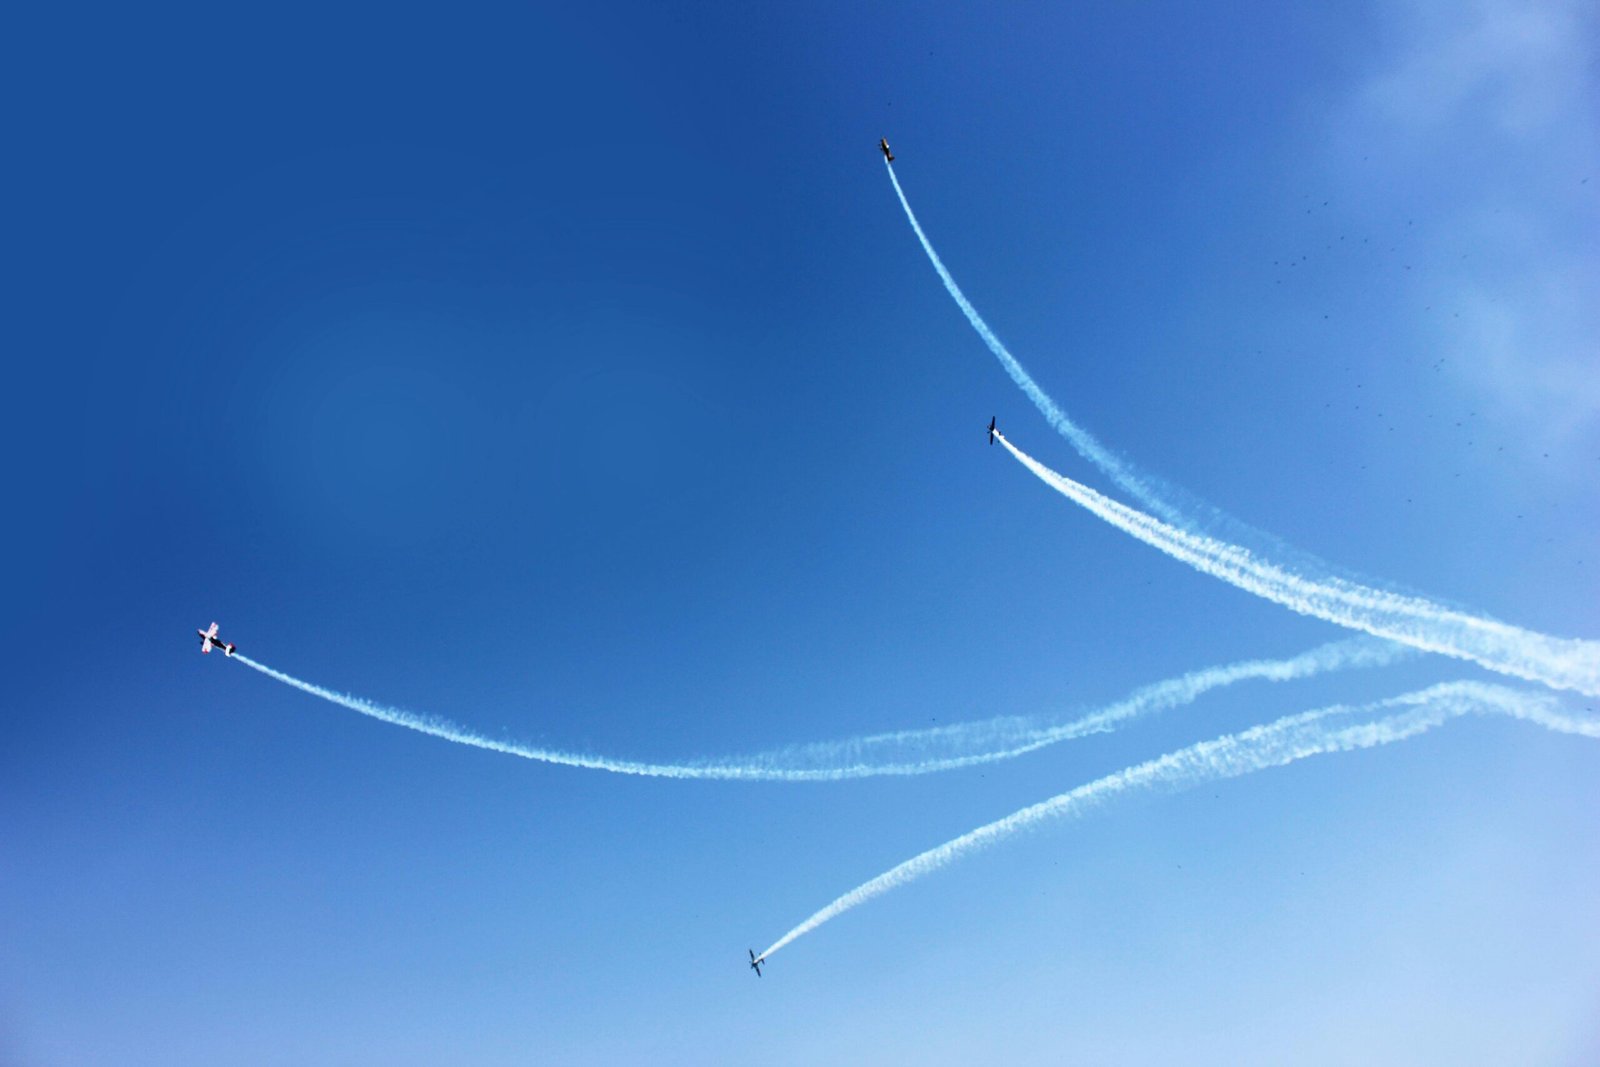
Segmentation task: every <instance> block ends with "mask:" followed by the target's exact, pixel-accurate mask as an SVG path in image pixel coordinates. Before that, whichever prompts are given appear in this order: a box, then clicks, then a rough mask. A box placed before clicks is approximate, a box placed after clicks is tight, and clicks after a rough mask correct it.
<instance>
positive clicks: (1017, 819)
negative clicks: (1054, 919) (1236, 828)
mask: <svg viewBox="0 0 1600 1067" xmlns="http://www.w3.org/2000/svg"><path fill="white" fill-rule="evenodd" d="M1396 708H1399V709H1403V710H1400V711H1398V712H1393V709H1396ZM1373 712H1393V713H1392V714H1387V715H1385V716H1384V717H1381V718H1379V719H1377V720H1375V721H1369V722H1358V723H1355V724H1353V725H1338V724H1337V723H1336V722H1331V721H1330V720H1338V719H1340V718H1349V717H1352V716H1358V715H1362V714H1370V713H1373ZM1469 713H1480V714H1502V715H1510V716H1512V717H1514V718H1518V719H1525V720H1528V721H1530V722H1534V723H1537V724H1538V725H1540V726H1543V727H1545V728H1547V729H1551V730H1557V731H1560V732H1563V733H1573V734H1579V735H1581V736H1584V737H1593V738H1600V720H1595V719H1583V718H1578V717H1575V716H1572V715H1570V714H1568V713H1567V712H1566V711H1564V710H1563V709H1562V708H1561V707H1560V705H1559V704H1558V703H1557V701H1556V700H1555V698H1553V697H1551V696H1548V695H1545V694H1542V693H1520V692H1517V691H1516V690H1512V689H1507V688H1505V687H1503V686H1498V685H1485V684H1483V683H1480V682H1447V683H1444V684H1442V685H1435V686H1431V687H1429V688H1427V689H1421V690H1417V691H1416V692H1412V693H1406V694H1404V695H1402V696H1398V697H1392V698H1390V699H1388V700H1383V701H1379V702H1377V703H1375V704H1367V705H1364V706H1360V707H1347V706H1343V705H1336V706H1333V707H1328V708H1322V709H1320V710H1317V711H1308V712H1302V713H1301V714H1298V715H1290V716H1287V717H1286V718H1282V719H1279V720H1277V721H1276V722H1272V723H1268V724H1267V725H1265V726H1256V727H1252V728H1251V729H1248V730H1244V731H1242V732H1240V733H1236V734H1229V735H1227V736H1224V737H1219V738H1217V739H1216V740H1214V741H1204V742H1201V743H1200V744H1197V745H1190V746H1189V747H1188V748H1183V749H1179V750H1178V751H1176V752H1172V753H1169V754H1168V755H1165V756H1161V757H1160V758H1158V759H1153V760H1149V761H1148V762H1145V763H1139V764H1135V765H1134V766H1132V767H1128V768H1126V769H1125V770H1121V771H1118V772H1116V773H1115V774H1110V775H1107V776H1106V777H1104V778H1098V779H1096V780H1094V781H1092V782H1089V783H1087V784H1085V785H1081V786H1079V787H1078V788H1076V789H1073V790H1071V791H1070V792H1066V793H1062V794H1060V795H1059V796H1055V797H1052V798H1050V799H1049V800H1046V801H1043V802H1042V803H1039V804H1034V805H1033V806H1031V807H1027V808H1023V809H1022V810H1021V811H1018V812H1014V813H1013V814H1011V815H1007V816H1006V817H1005V818H1003V819H998V820H996V821H994V822H992V823H988V824H987V825H985V826H980V827H978V828H977V829H976V830H973V831H971V832H969V833H965V834H962V835H961V836H960V837H957V838H955V839H953V840H951V841H947V842H945V843H944V844H942V845H939V846H937V847H936V848H931V849H929V850H928V851H926V852H923V853H920V854H919V855H916V856H913V857H912V858H911V859H908V860H906V861H905V862H904V863H901V864H899V865H898V866H896V867H892V868H890V869H889V870H887V871H885V872H884V873H882V874H880V875H878V876H877V877H876V878H873V879H872V880H870V881H868V882H863V883H862V884H861V885H859V886H857V887H856V888H854V889H852V890H850V891H849V892H848V893H845V894H844V895H843V896H841V897H839V898H838V899H836V900H834V901H833V902H832V903H831V904H829V905H827V906H826V907H824V908H822V909H821V910H820V911H817V912H816V913H815V914H813V915H812V916H811V917H810V918H808V919H806V920H805V921H804V922H802V923H801V924H800V925H798V926H796V927H795V928H794V929H792V930H790V931H789V932H788V933H786V934H784V935H783V936H782V937H780V938H779V939H778V940H777V941H775V942H773V943H772V946H771V947H770V948H768V949H767V950H766V951H765V952H763V953H761V955H760V958H761V959H764V960H765V959H770V958H771V956H772V954H773V953H775V952H777V951H778V950H779V949H781V948H783V947H784V946H785V945H787V944H789V943H790V942H791V941H793V940H795V939H796V938H798V937H802V936H804V935H805V934H808V933H810V932H811V931H812V930H815V929H816V928H817V927H819V926H821V925H822V924H823V923H825V922H827V921H828V920H829V919H833V918H836V917H837V916H839V915H842V914H844V913H845V912H847V911H849V910H851V909H852V908H855V907H859V906H860V905H862V904H865V903H866V902H867V901H869V900H871V899H873V898H874V897H879V896H882V895H883V894H884V893H887V892H889V891H890V890H891V889H896V888H899V887H900V886H903V885H905V884H907V883H909V882H913V881H916V880H917V879H918V878H921V877H922V876H923V875H926V874H931V873H933V872H934V871H937V870H939V869H940V868H941V867H945V866H948V865H949V864H951V863H953V862H955V861H956V860H957V859H959V858H961V857H962V856H964V855H966V854H967V853H969V852H973V851H976V850H978V849H980V848H984V847H986V846H988V845H992V844H995V843H996V842H998V841H1001V840H1003V839H1005V838H1007V837H1010V836H1011V835H1013V834H1015V833H1017V832H1018V831H1020V830H1022V829H1024V828H1026V827H1029V826H1032V825H1034V824H1036V823H1039V822H1042V821H1043V820H1046V819H1053V818H1060V817H1063V816H1069V815H1080V814H1083V813H1084V812H1085V811H1087V810H1088V809H1090V808H1092V807H1094V806H1095V805H1097V804H1103V803H1105V802H1106V801H1108V800H1111V799H1113V798H1115V797H1117V796H1119V795H1121V794H1124V793H1128V792H1132V791H1134V790H1139V789H1154V788H1158V787H1163V786H1164V787H1166V788H1169V789H1174V790H1175V789H1182V788H1185V787H1188V786H1193V785H1198V784H1200V783H1202V782H1209V781H1217V780H1219V779H1224V778H1237V777H1240V776H1241V775H1246V774H1251V773H1254V772H1255V771H1260V770H1265V769H1267V768H1269V767H1281V766H1284V765H1285V764H1289V763H1293V762H1295V761H1296V760H1301V759H1305V758H1306V757H1308V756H1316V755H1321V754H1323V753H1330V752H1348V751H1352V750H1355V749H1362V748H1373V747H1375V746H1378V745H1387V744H1392V743H1393V742H1395V741H1403V740H1405V739H1406V738H1409V737H1415V736H1416V735H1418V734H1421V733H1424V732H1426V731H1428V730H1431V729H1433V728H1434V727H1435V726H1439V725H1440V724H1442V723H1444V722H1447V721H1449V720H1450V719H1453V718H1456V717H1458V716H1461V715H1466V714H1469Z"/></svg>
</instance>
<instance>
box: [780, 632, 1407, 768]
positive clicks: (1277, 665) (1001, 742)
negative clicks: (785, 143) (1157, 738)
mask: <svg viewBox="0 0 1600 1067" xmlns="http://www.w3.org/2000/svg"><path fill="white" fill-rule="evenodd" d="M1415 654H1416V650H1415V649H1411V648H1408V647H1406V646H1405V645H1400V644H1396V643H1394V642H1392V641H1384V640H1379V639H1376V638H1372V637H1357V638H1353V639H1350V640H1346V641H1335V642H1332V643H1330V644H1326V645H1321V646H1319V647H1317V648H1314V649H1311V650H1310V651H1309V652H1303V653H1301V654H1300V655H1298V656H1294V657H1291V658H1289V659H1256V660H1243V661H1240V662H1238V663H1229V664H1224V665H1222V666H1217V667H1206V668H1204V669H1202V670H1198V671H1191V672H1190V673H1188V674H1184V675H1180V676H1179V677H1176V678H1168V679H1165V680H1164V681H1160V682H1156V683H1154V684H1152V685H1147V686H1144V687H1142V688H1140V689H1137V690H1135V691H1134V692H1132V693H1131V694H1129V695H1128V696H1126V697H1124V698H1123V699H1121V700H1118V701H1116V702H1114V703H1112V704H1108V705H1106V706H1105V707H1103V708H1100V709H1099V710H1096V711H1092V712H1088V713H1084V714H1079V715H1077V716H1074V717H1073V718H1070V719H1067V720H1065V721H1062V720H1061V719H1060V718H1059V717H1054V718H1050V719H1046V718H1041V717H1039V716H1026V717H1023V716H1008V717H1002V718H996V719H988V720H985V721H980V722H968V723H952V724H950V725H948V726H938V727H933V728H929V729H921V730H899V731H895V732H892V733H882V734H871V735H868V736H865V737H858V738H850V739H848V740H844V741H820V742H813V743H810V744H803V745H791V746H788V747H786V748H782V749H777V750H775V751H772V752H769V753H764V754H762V756H760V757H757V758H760V759H764V760H766V761H768V762H769V763H775V764H779V765H783V766H787V767H799V766H812V767H816V766H828V767H839V766H856V767H872V768H875V769H876V770H877V771H878V772H879V773H883V774H894V773H903V774H926V773H928V772H929V771H934V770H954V769H956V768H958V767H970V766H975V765H977V764H982V763H994V762H998V761H1000V760H1005V759H1013V758H1015V757H1017V756H1021V755H1024V754H1026V753H1028V752H1033V751H1036V750H1038V749H1041V748H1044V747H1046V746H1048V745H1053V744H1056V743H1058V742H1061V741H1067V740H1071V739H1073V738H1078V737H1084V736H1086V735H1088V734H1095V733H1108V732H1110V731H1112V730H1115V729H1117V728H1118V727H1120V726H1122V725H1123V724H1125V723H1127V722H1129V721H1131V720H1133V719H1136V718H1139V717H1142V716H1145V715H1149V714H1153V713H1155V712H1158V711H1161V710H1164V709H1167V708H1174V707H1178V706H1180V705H1184V704H1189V703H1192V702H1194V701H1195V700H1198V699H1199V698H1200V697H1201V696H1203V695H1204V694H1206V693H1208V692H1210V691H1211V690H1213V689H1218V688H1221V687H1224V686H1229V685H1233V684H1234V683H1236V682H1241V681H1246V680H1249V679H1264V680H1268V681H1274V682H1287V681H1293V680H1296V679H1300V678H1309V677H1311V676H1313V675H1316V674H1321V673H1323V672H1325V671H1336V670H1349V669H1352V668H1358V667H1379V666H1385V665H1387V664H1390V663H1394V662H1395V661H1397V660H1400V659H1403V658H1406V657H1408V656H1412V655H1415Z"/></svg>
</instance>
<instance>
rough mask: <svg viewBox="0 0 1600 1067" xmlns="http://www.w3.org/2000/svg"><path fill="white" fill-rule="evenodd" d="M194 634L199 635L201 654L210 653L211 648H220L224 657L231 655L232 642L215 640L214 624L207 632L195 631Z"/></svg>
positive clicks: (215, 628) (215, 630)
mask: <svg viewBox="0 0 1600 1067" xmlns="http://www.w3.org/2000/svg"><path fill="white" fill-rule="evenodd" d="M195 633H197V634H199V635H200V651H201V652H210V651H211V650H212V649H213V648H220V649H222V654H223V655H224V656H231V655H233V647H234V646H233V642H231V641H219V640H217V624H216V623H212V624H211V629H209V630H196V631H195Z"/></svg>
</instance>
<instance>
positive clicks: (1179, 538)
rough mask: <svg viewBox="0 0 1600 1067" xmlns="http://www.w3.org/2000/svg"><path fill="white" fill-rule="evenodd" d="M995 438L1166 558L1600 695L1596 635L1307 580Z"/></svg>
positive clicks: (1286, 600) (1297, 606)
mask: <svg viewBox="0 0 1600 1067" xmlns="http://www.w3.org/2000/svg"><path fill="white" fill-rule="evenodd" d="M995 436H996V437H997V438H998V439H999V441H1000V443H1001V444H1002V445H1004V446H1005V447H1006V450H1007V451H1008V452H1010V453H1011V455H1012V456H1014V457H1016V459H1017V461H1018V462H1019V463H1021V464H1022V465H1023V466H1024V467H1026V468H1028V470H1030V471H1032V472H1033V474H1034V476H1035V477H1037V478H1038V479H1039V480H1040V481H1042V482H1044V483H1045V484H1046V485H1048V486H1050V488H1052V489H1054V490H1055V491H1056V492H1058V493H1060V494H1061V495H1062V496H1065V497H1066V498H1067V499H1069V500H1071V501H1073V502H1074V503H1076V504H1079V505H1081V506H1082V507H1084V508H1086V509H1087V510H1088V511H1090V512H1091V513H1092V514H1094V515H1096V516H1098V517H1099V518H1101V519H1104V520H1105V521H1106V522H1108V523H1110V524H1111V525H1112V526H1115V527H1116V528H1117V529H1119V530H1122V531H1123V532H1125V533H1129V534H1132V535H1133V536H1134V537H1136V538H1138V539H1139V540H1141V541H1143V542H1144V543H1145V544H1147V545H1151V546H1153V547H1155V548H1157V549H1159V550H1160V551H1162V552H1165V553H1166V554H1167V555H1169V556H1171V557H1172V558H1174V559H1177V560H1180V561H1182V562H1184V563H1187V564H1188V565H1189V566H1191V567H1193V568H1195V569H1196V570H1198V571H1201V572H1203V573H1205V574H1209V575H1212V576H1213V577H1216V578H1221V579H1222V580H1223V581H1225V582H1227V583H1229V584H1230V585H1234V586H1237V587H1238V588H1240V589H1243V590H1245V591H1246V592H1250V593H1254V594H1255V595H1257V596H1259V597H1264V598H1265V599H1267V600H1271V601H1273V602H1274V603H1277V604H1282V605H1283V606H1284V607H1287V608H1289V609H1291V610H1293V611H1297V612H1300V613H1301V614H1303V615H1311V616H1313V617H1315V618H1318V619H1324V620H1326V621H1328V622H1332V623H1337V624H1338V625H1340V626H1347V627H1350V628H1351V629H1355V630H1361V631H1364V632H1366V633H1369V634H1373V635H1374V636H1377V637H1387V638H1389V639H1390V640H1392V641H1399V642H1402V643H1403V644H1407V645H1410V646H1412V647H1413V648H1418V649H1422V650H1423V651H1425V652H1438V653H1442V654H1444V655H1447V656H1455V657H1456V658H1458V659H1464V660H1470V661H1471V662H1473V663H1476V664H1478V665H1480V666H1483V667H1487V668H1489V669H1490V670H1492V671H1498V672H1500V673H1501V674H1509V675H1513V676H1515V677H1517V678H1525V679H1528V680H1529V681H1534V682H1542V683H1543V684H1545V685H1548V686H1551V687H1552V688H1555V689H1570V690H1574V691H1576V692H1579V693H1586V694H1588V695H1590V696H1600V641H1586V640H1580V639H1577V638H1564V637H1550V636H1548V635H1546V634H1541V633H1537V632H1535V631H1532V630H1524V629H1522V628H1521V627H1517V626H1511V625H1508V624H1506V623H1503V622H1496V621H1494V620H1493V619H1485V618H1482V617H1479V616H1476V615H1469V614H1467V613H1466V612H1462V611H1457V610H1454V609H1452V608H1447V607H1444V606H1443V605H1441V604H1436V603H1434V602H1432V601H1430V600H1426V599H1424V598H1422V597H1418V596H1408V595H1404V594H1400V593H1390V592H1386V591H1384V590H1381V589H1373V588H1370V587H1368V586H1364V585H1361V584H1359V583H1357V582H1352V581H1348V580H1346V579H1343V578H1333V577H1325V578H1307V577H1305V576H1304V575H1301V574H1296V573H1295V572H1293V571H1291V570H1289V569H1288V568H1286V567H1282V566H1279V565H1277V564H1274V563H1268V562H1266V561H1264V560H1262V559H1260V558H1259V557H1257V556H1256V555H1255V554H1253V553H1252V552H1251V551H1250V550H1249V549H1246V548H1242V547H1240V546H1238V545H1232V544H1228V543H1227V542H1226V541H1219V540H1217V539H1216V538H1214V537H1208V536H1206V535H1205V534H1199V533H1193V532H1190V531H1188V530H1184V529H1180V528H1178V527H1176V526H1173V525H1171V524H1170V523H1166V522H1162V521H1161V520H1160V519H1157V518H1155V517H1153V516H1150V515H1146V514H1144V513H1143V512H1141V511H1137V510H1135V509H1134V508H1131V507H1129V506H1128V505H1126V504H1123V503H1120V502H1119V501H1116V500H1112V499H1111V498H1110V497H1108V496H1106V495H1104V494H1103V493H1098V492H1096V491H1095V490H1093V489H1090V488H1089V487H1088V486H1086V485H1083V484H1081V483H1079V482H1075V481H1073V480H1072V479H1071V478H1068V477H1066V476H1065V475H1063V474H1058V473H1057V472H1055V471H1053V470H1051V469H1050V468H1049V467H1046V466H1045V465H1044V464H1042V463H1040V462H1039V461H1038V460H1036V459H1034V458H1033V457H1032V456H1030V455H1028V454H1027V453H1025V452H1023V451H1022V450H1021V449H1020V448H1018V447H1017V446H1016V445H1013V444H1012V443H1011V442H1010V441H1008V440H1006V438H1005V436H1004V435H1003V434H1000V433H998V432H997V433H996V434H995Z"/></svg>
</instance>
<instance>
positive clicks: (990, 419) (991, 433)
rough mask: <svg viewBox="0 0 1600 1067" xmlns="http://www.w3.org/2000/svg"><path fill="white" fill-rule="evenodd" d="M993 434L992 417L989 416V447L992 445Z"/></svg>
mask: <svg viewBox="0 0 1600 1067" xmlns="http://www.w3.org/2000/svg"><path fill="white" fill-rule="evenodd" d="M994 434H995V429H994V416H992V415H991V416H989V443H990V444H991V445H992V444H994Z"/></svg>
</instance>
